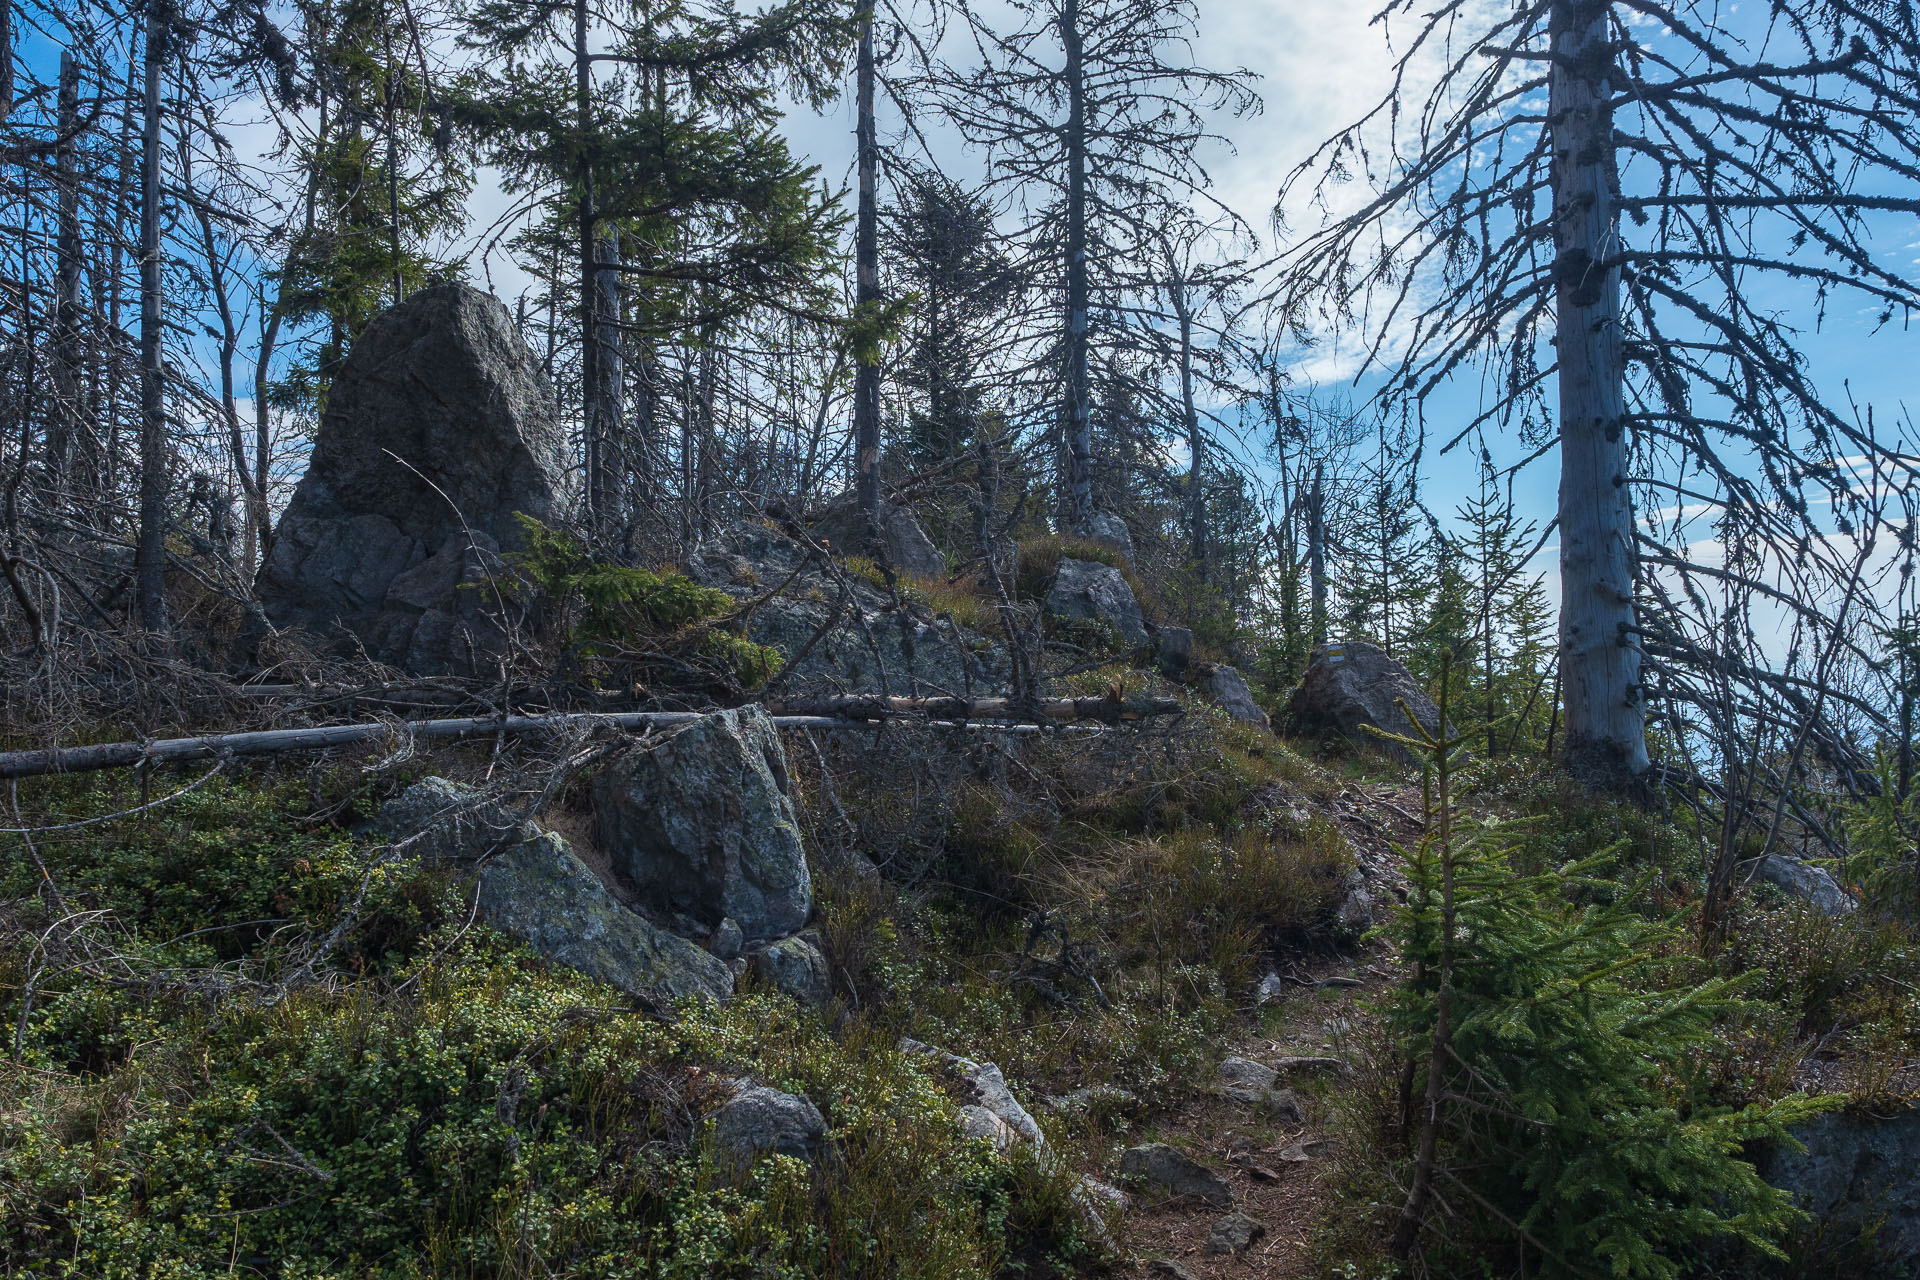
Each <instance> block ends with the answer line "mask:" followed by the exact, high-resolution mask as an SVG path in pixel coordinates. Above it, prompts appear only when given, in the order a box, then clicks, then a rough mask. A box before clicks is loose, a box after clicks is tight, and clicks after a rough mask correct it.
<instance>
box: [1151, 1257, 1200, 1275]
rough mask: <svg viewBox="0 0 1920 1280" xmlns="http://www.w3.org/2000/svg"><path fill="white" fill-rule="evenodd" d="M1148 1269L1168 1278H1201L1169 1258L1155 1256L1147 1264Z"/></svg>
mask: <svg viewBox="0 0 1920 1280" xmlns="http://www.w3.org/2000/svg"><path fill="white" fill-rule="evenodd" d="M1147 1270H1149V1271H1151V1272H1152V1273H1153V1274H1154V1275H1157V1276H1166V1277H1167V1280H1200V1278H1199V1277H1198V1276H1196V1275H1194V1274H1193V1272H1191V1271H1189V1270H1187V1269H1186V1268H1185V1267H1183V1266H1181V1265H1180V1264H1179V1263H1177V1262H1174V1261H1171V1260H1170V1259H1167V1258H1155V1259H1154V1260H1153V1261H1152V1262H1149V1263H1148V1264H1147Z"/></svg>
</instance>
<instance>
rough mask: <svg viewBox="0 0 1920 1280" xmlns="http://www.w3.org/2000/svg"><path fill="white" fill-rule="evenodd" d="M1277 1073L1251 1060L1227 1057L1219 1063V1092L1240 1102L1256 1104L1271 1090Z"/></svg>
mask: <svg viewBox="0 0 1920 1280" xmlns="http://www.w3.org/2000/svg"><path fill="white" fill-rule="evenodd" d="M1278 1078H1279V1073H1278V1072H1276V1071H1275V1070H1274V1069H1273V1068H1272V1067H1269V1066H1267V1065H1266V1064H1264V1063H1260V1062H1255V1061H1254V1060H1253V1059H1252V1058H1240V1057H1229V1058H1223V1059H1221V1061H1220V1091H1221V1092H1222V1093H1224V1094H1226V1095H1227V1096H1228V1097H1230V1098H1233V1099H1235V1100H1237V1101H1240V1102H1258V1101H1260V1099H1262V1098H1263V1097H1265V1096H1266V1094H1267V1091H1268V1090H1269V1089H1271V1088H1273V1084H1274V1081H1275V1080H1276V1079H1278Z"/></svg>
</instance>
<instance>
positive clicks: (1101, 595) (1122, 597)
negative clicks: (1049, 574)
mask: <svg viewBox="0 0 1920 1280" xmlns="http://www.w3.org/2000/svg"><path fill="white" fill-rule="evenodd" d="M1046 610H1047V613H1048V614H1049V615H1050V616H1051V617H1053V618H1055V619H1058V620H1059V621H1062V622H1065V623H1068V624H1070V625H1072V624H1078V625H1080V626H1092V627H1096V628H1098V629H1100V630H1102V631H1104V632H1106V633H1107V634H1108V635H1110V636H1111V637H1112V638H1113V639H1114V640H1115V641H1117V642H1118V643H1119V644H1120V646H1121V647H1122V648H1125V649H1137V648H1139V647H1140V646H1141V645H1143V644H1145V643H1146V642H1147V624H1146V621H1145V620H1144V619H1143V618H1141V616H1140V602H1139V601H1138V600H1136V599H1134V596H1133V588H1132V587H1130V586H1128V585H1127V580H1126V579H1125V578H1124V577H1122V576H1121V574H1120V571H1119V570H1118V569H1116V568H1114V567H1113V566H1112V565H1110V564H1101V563H1100V562H1099V561H1097V560H1074V559H1070V558H1067V559H1062V560H1061V561H1060V567H1059V568H1058V569H1056V570H1054V575H1053V585H1052V586H1050V587H1048V588H1047V599H1046Z"/></svg>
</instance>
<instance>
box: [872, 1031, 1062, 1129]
mask: <svg viewBox="0 0 1920 1280" xmlns="http://www.w3.org/2000/svg"><path fill="white" fill-rule="evenodd" d="M900 1048H901V1050H902V1051H903V1052H905V1053H914V1054H921V1055H923V1056H925V1057H929V1058H932V1059H934V1060H935V1061H937V1062H939V1063H940V1064H941V1065H942V1066H944V1067H945V1068H946V1069H947V1071H948V1072H950V1073H951V1074H952V1075H953V1076H955V1077H957V1080H958V1083H960V1085H961V1086H962V1089H963V1090H964V1092H965V1094H966V1096H967V1098H968V1101H967V1102H966V1103H965V1104H964V1105H963V1106H962V1107H961V1108H960V1127H961V1131H962V1132H963V1133H964V1134H965V1135H966V1136H967V1137H970V1138H971V1137H982V1138H991V1139H992V1140H993V1143H994V1145H995V1146H996V1147H999V1148H1001V1149H1005V1148H1007V1147H1009V1146H1012V1145H1014V1144H1015V1143H1023V1144H1026V1145H1028V1146H1031V1147H1033V1148H1034V1149H1035V1150H1037V1151H1045V1150H1046V1149H1047V1136H1046V1134H1044V1133H1042V1132H1041V1130H1040V1125H1039V1123H1038V1122H1037V1121H1035V1120H1034V1118H1033V1113H1032V1112H1030V1111H1028V1110H1027V1109H1026V1108H1025V1107H1024V1106H1022V1105H1020V1100H1019V1099H1018V1098H1016V1097H1014V1096H1013V1090H1012V1089H1010V1088H1008V1087H1007V1079H1006V1077H1005V1076H1003V1075H1001V1074H1000V1068H999V1067H997V1066H995V1065H994V1064H993V1063H991V1062H975V1061H974V1060H973V1059H972V1058H963V1057H960V1056H959V1055H958V1054H953V1053H948V1052H947V1051H946V1050H944V1049H937V1048H935V1047H934V1046H932V1045H929V1044H922V1043H921V1042H920V1041H918V1040H914V1039H911V1038H902V1039H901V1041H900Z"/></svg>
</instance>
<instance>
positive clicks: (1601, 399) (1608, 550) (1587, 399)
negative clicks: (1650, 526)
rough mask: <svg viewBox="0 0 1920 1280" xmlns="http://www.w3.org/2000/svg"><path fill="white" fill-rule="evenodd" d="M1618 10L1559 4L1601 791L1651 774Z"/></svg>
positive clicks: (1573, 362)
mask: <svg viewBox="0 0 1920 1280" xmlns="http://www.w3.org/2000/svg"><path fill="white" fill-rule="evenodd" d="M1611 12H1612V6H1611V5H1610V4H1609V3H1606V0H1554V3H1553V9H1552V15H1551V46H1552V50H1553V68H1552V97H1551V105H1550V110H1549V113H1548V114H1549V121H1550V125H1549V127H1550V130H1551V136H1552V145H1553V200H1554V228H1553V229H1554V250H1555V263H1554V283H1555V299H1556V312H1557V314H1556V330H1555V338H1556V341H1557V347H1558V358H1559V363H1560V373H1559V379H1560V581H1561V592H1562V595H1561V606H1560V678H1561V689H1562V697H1563V698H1564V699H1565V703H1566V715H1567V722H1566V749H1565V757H1564V758H1565V762H1566V764H1567V766H1568V768H1569V769H1571V770H1572V771H1573V773H1574V774H1575V775H1576V776H1578V777H1580V778H1582V779H1584V780H1586V781H1587V782H1589V783H1591V784H1593V785H1597V786H1613V787H1618V786H1627V785H1631V784H1632V783H1633V781H1634V780H1635V779H1637V778H1638V777H1639V776H1640V775H1642V774H1643V773H1645V772H1646V769H1647V765H1648V761H1647V744H1646V731H1645V720H1644V715H1645V713H1644V709H1643V707H1642V702H1641V687H1640V641H1639V635H1638V632H1637V630H1636V629H1635V622H1634V608H1633V506H1632V497H1631V494H1630V493H1629V492H1628V489H1627V484H1626V478H1627V474H1628V471H1627V468H1628V460H1627V436H1626V405H1625V399H1624V392H1623V387H1624V383H1625V376H1626V366H1625V361H1624V357H1623V353H1622V348H1621V341H1620V269H1619V266H1618V264H1617V261H1616V259H1617V257H1618V255H1619V251H1620V245H1619V236H1618V217H1617V214H1616V211H1615V207H1614V206H1615V194H1616V193H1615V191H1614V182H1615V176H1616V169H1615V163H1614V150H1613V148H1614V140H1613V111H1612V108H1611V106H1610V105H1609V103H1610V100H1611V96H1612V94H1613V93H1614V91H1615V90H1614V87H1613V85H1612V83H1611V81H1612V76H1613V67H1614V54H1613V52H1612V46H1611V44H1610V41H1609V37H1610V30H1609V24H1610V17H1611Z"/></svg>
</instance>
